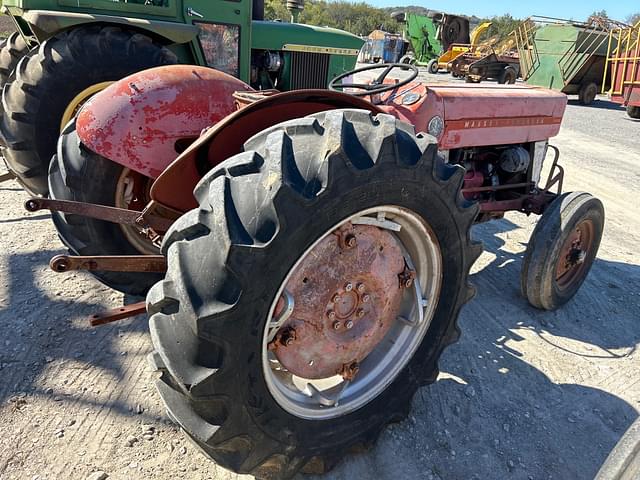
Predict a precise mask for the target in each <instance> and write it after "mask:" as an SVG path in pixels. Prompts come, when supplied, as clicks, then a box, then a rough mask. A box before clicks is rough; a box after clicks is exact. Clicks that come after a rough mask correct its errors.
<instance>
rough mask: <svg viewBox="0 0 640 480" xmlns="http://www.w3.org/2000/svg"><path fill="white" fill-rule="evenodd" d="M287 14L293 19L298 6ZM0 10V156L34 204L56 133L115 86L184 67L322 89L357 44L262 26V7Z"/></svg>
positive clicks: (90, 5) (35, 4) (205, 4)
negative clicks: (0, 24)
mask: <svg viewBox="0 0 640 480" xmlns="http://www.w3.org/2000/svg"><path fill="white" fill-rule="evenodd" d="M287 6H288V8H289V10H290V11H291V13H292V18H295V17H296V16H297V13H298V12H299V11H300V10H301V9H302V7H303V5H302V0H299V1H288V2H287ZM2 12H3V13H4V14H7V15H9V16H11V18H12V19H13V20H14V22H15V26H16V30H17V32H16V33H14V34H13V35H12V36H11V37H9V38H8V39H7V41H6V42H5V43H4V45H3V46H2V47H3V48H2V50H1V51H0V81H1V82H2V86H3V96H2V108H3V115H2V119H1V120H0V136H1V139H2V143H3V144H4V145H3V146H4V152H3V154H4V157H5V160H6V163H7V165H8V167H9V169H10V170H11V171H12V172H13V173H14V174H15V175H16V176H17V178H18V180H19V181H20V182H21V183H22V185H23V186H24V187H25V188H26V189H27V190H28V191H30V192H31V193H33V194H36V195H42V196H46V195H47V194H48V189H49V187H48V184H47V171H48V168H49V162H50V160H51V158H52V156H53V155H54V153H55V149H56V142H57V140H58V136H59V135H60V132H61V130H62V129H63V128H64V126H65V125H66V124H67V123H68V122H69V121H70V120H71V119H72V118H73V116H74V115H75V113H76V112H77V111H78V109H79V107H80V106H81V105H82V104H83V103H84V102H85V101H86V100H87V99H88V98H89V97H91V96H92V95H94V94H95V93H97V92H98V91H100V90H102V89H104V88H105V87H107V86H108V85H110V84H111V83H113V82H115V81H116V80H119V79H121V78H123V77H126V76H127V75H130V74H132V73H134V72H137V71H141V70H145V69H148V68H152V67H157V66H161V65H168V64H174V63H184V64H194V65H203V66H209V67H213V68H215V69H217V70H220V71H223V72H225V73H228V74H231V75H233V76H235V77H237V78H239V79H241V80H243V81H244V82H246V83H248V84H250V85H251V86H252V87H253V88H255V89H258V90H267V89H277V90H280V91H286V90H295V89H302V88H325V87H326V85H327V83H328V82H329V81H330V80H331V79H332V78H334V77H336V76H337V75H339V74H341V73H343V72H345V71H348V70H351V69H352V68H353V67H354V65H355V62H356V58H357V54H358V50H359V49H360V47H361V46H362V40H360V39H359V38H358V37H356V36H354V35H351V34H349V33H347V32H344V31H340V30H336V29H331V28H322V27H313V26H308V25H301V24H297V23H285V22H269V21H264V20H263V16H264V2H263V0H253V1H251V0H237V1H232V2H229V1H210V0H191V1H189V2H184V1H183V0H138V1H128V2H127V1H126V0H3V1H2Z"/></svg>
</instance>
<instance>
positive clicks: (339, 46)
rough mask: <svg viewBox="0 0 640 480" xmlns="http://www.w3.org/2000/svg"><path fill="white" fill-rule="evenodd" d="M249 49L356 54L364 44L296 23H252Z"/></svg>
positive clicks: (343, 34)
mask: <svg viewBox="0 0 640 480" xmlns="http://www.w3.org/2000/svg"><path fill="white" fill-rule="evenodd" d="M251 26H252V32H251V48H255V49H260V50H283V51H285V52H286V51H305V52H311V53H330V54H338V55H357V54H358V51H359V50H360V47H362V44H363V43H364V41H363V40H362V39H361V38H359V37H357V36H355V35H353V34H351V33H348V32H344V31H342V30H337V29H335V28H329V27H314V26H311V25H302V24H299V23H284V22H263V21H253V22H252V24H251Z"/></svg>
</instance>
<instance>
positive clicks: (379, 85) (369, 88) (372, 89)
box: [329, 63, 418, 97]
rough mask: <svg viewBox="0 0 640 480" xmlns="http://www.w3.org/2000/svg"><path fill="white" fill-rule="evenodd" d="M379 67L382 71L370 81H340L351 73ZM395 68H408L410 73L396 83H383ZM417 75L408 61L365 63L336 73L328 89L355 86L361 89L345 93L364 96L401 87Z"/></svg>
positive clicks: (337, 89) (415, 68)
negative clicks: (378, 63)
mask: <svg viewBox="0 0 640 480" xmlns="http://www.w3.org/2000/svg"><path fill="white" fill-rule="evenodd" d="M381 68H384V71H383V72H382V73H381V74H380V75H378V77H377V78H376V79H375V80H374V81H373V82H371V83H342V80H343V79H345V78H347V77H349V76H351V75H355V74H356V73H361V72H368V71H370V70H379V69H381ZM395 68H398V69H400V70H403V71H406V70H410V71H411V75H409V76H408V77H407V78H405V79H403V80H400V81H399V82H398V83H393V84H384V83H383V82H384V79H385V78H387V76H388V75H389V73H391V71H392V70H393V69H395ZM417 76H418V69H417V67H416V66H415V65H410V64H408V63H384V64H382V65H367V66H366V67H361V68H356V69H355V70H351V71H350V72H346V73H343V74H341V75H338V76H337V77H335V78H334V79H333V80H331V81H330V82H329V90H332V91H334V92H340V91H342V90H343V89H345V88H356V89H358V90H363V91H362V92H355V93H352V92H347V93H349V95H353V96H354V97H366V96H367V95H375V94H378V93H383V92H388V91H389V90H394V89H396V88H398V87H402V86H404V85H406V84H408V83H410V82H412V81H413V80H415V78H416V77H417Z"/></svg>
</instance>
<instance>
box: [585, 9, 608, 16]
mask: <svg viewBox="0 0 640 480" xmlns="http://www.w3.org/2000/svg"><path fill="white" fill-rule="evenodd" d="M594 17H600V18H609V15H608V14H607V11H606V10H599V11H597V10H596V11H595V12H593V13H592V14H591V15H590V16H589V18H594Z"/></svg>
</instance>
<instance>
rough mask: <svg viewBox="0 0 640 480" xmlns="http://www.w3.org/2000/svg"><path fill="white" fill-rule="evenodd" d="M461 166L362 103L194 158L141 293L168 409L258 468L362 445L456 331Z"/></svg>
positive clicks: (271, 474) (275, 468)
mask: <svg viewBox="0 0 640 480" xmlns="http://www.w3.org/2000/svg"><path fill="white" fill-rule="evenodd" d="M462 179H463V170H462V169H461V168H459V167H454V166H449V165H446V164H445V163H444V162H443V161H442V160H441V159H440V158H439V157H438V156H437V145H436V142H435V140H434V139H433V138H432V137H429V136H426V135H415V133H414V131H413V128H412V127H410V126H408V125H406V124H403V123H401V122H399V121H397V120H396V119H395V118H393V117H392V116H389V115H382V114H381V115H378V116H376V117H373V116H371V114H370V113H369V112H365V111H360V110H334V111H329V112H323V113H319V114H315V115H312V116H309V117H306V118H301V119H297V120H292V121H288V122H285V123H282V124H279V125H276V126H274V127H272V128H270V129H268V130H266V131H264V132H262V133H260V134H258V135H256V136H255V137H253V138H252V139H250V140H249V141H248V142H247V143H246V144H245V151H244V153H241V154H238V155H236V156H235V157H232V158H231V159H229V160H227V161H225V162H224V163H222V164H221V165H219V166H218V167H216V168H215V169H214V170H213V171H211V172H209V173H208V174H207V175H206V176H205V177H204V179H203V180H202V181H201V182H200V184H199V185H198V186H197V187H196V189H195V192H194V194H195V196H196V198H197V200H198V202H199V205H200V207H199V208H197V209H194V210H192V211H190V212H188V213H187V214H185V215H184V216H183V217H181V218H180V219H179V220H177V222H176V223H175V224H174V225H173V226H172V227H171V229H170V230H169V232H168V233H167V235H166V236H165V240H164V243H163V246H162V250H163V252H164V253H165V254H166V255H167V260H168V265H169V269H168V272H167V276H166V278H165V280H163V281H162V282H160V283H158V284H156V285H155V286H154V287H153V288H152V289H151V291H150V292H149V294H148V296H147V309H148V311H149V313H150V314H151V320H150V327H151V338H152V341H153V345H154V347H155V352H154V353H153V355H152V361H153V362H154V363H155V365H156V368H157V369H158V370H159V372H160V373H161V376H160V378H159V380H158V381H157V388H158V390H159V392H160V394H161V396H162V398H163V400H164V402H165V405H166V407H167V410H168V412H169V415H170V416H171V417H172V418H173V419H174V420H175V421H176V422H177V423H178V424H180V426H181V427H182V428H183V429H184V431H185V432H186V433H187V435H188V436H189V437H190V438H191V439H192V440H193V441H194V442H195V443H196V444H197V445H198V446H199V447H200V448H201V449H202V450H203V451H204V452H205V453H206V454H207V455H209V456H210V457H211V458H212V459H213V460H215V461H216V462H217V463H219V464H220V465H222V466H224V467H225V468H228V469H231V470H233V471H235V472H240V473H248V474H252V475H255V476H256V477H258V478H290V477H292V476H293V475H294V474H295V473H296V472H297V471H299V470H301V469H303V470H304V471H314V472H318V471H324V470H326V469H327V468H329V467H330V466H331V465H333V464H334V463H335V462H336V461H337V460H338V459H339V458H340V457H342V456H343V455H344V454H345V453H347V452H349V451H350V450H351V449H352V448H360V447H363V446H365V447H367V446H370V445H372V443H373V442H374V441H375V440H376V438H377V437H378V435H379V433H380V431H381V430H382V429H383V428H384V426H385V425H386V424H387V423H389V422H391V421H398V420H401V419H403V418H404V417H405V416H406V415H407V414H408V411H409V409H410V402H411V398H412V397H413V395H414V393H415V392H416V390H417V389H418V388H419V387H420V386H422V385H426V384H429V383H432V382H433V381H434V380H435V378H436V377H437V375H438V366H437V362H438V358H439V357H440V355H441V353H442V351H443V349H444V348H445V347H446V346H447V345H448V344H450V343H452V342H454V341H455V340H457V338H458V337H459V330H458V327H457V324H456V319H457V317H458V313H459V311H460V308H461V306H462V305H463V304H464V303H465V302H467V301H468V300H469V299H470V298H471V297H472V295H473V289H472V287H470V286H469V284H468V274H469V269H470V267H471V265H472V264H473V262H474V261H475V259H476V258H477V256H478V255H479V253H480V250H481V248H480V245H478V244H475V243H472V242H471V240H470V233H469V232H470V227H471V225H472V223H473V221H474V219H475V217H476V214H477V210H478V209H477V206H476V205H474V204H471V203H468V202H466V201H465V200H464V198H463V197H462V196H461V194H460V188H461V184H462ZM411 271H413V272H415V273H414V274H412V273H411Z"/></svg>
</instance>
